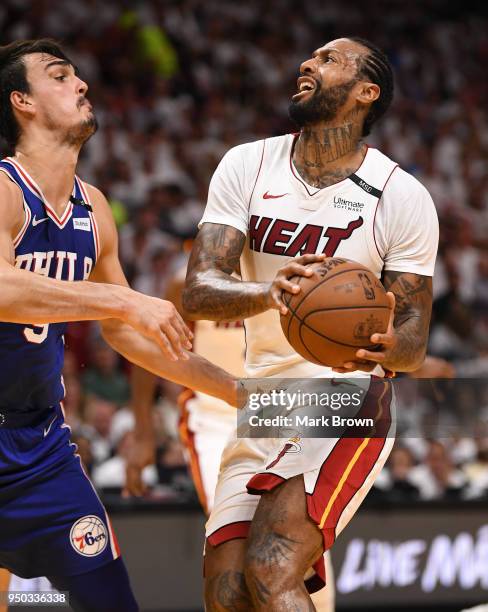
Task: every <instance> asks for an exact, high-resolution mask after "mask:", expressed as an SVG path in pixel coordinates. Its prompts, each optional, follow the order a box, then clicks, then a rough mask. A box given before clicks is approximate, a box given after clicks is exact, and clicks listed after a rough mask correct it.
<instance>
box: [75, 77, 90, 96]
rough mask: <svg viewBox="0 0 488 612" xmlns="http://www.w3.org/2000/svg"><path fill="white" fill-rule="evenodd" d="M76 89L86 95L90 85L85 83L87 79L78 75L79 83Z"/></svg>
mask: <svg viewBox="0 0 488 612" xmlns="http://www.w3.org/2000/svg"><path fill="white" fill-rule="evenodd" d="M76 91H77V93H79V94H83V95H85V94H86V92H87V91H88V85H87V84H86V83H85V81H83V80H82V79H80V78H79V77H78V83H77V89H76Z"/></svg>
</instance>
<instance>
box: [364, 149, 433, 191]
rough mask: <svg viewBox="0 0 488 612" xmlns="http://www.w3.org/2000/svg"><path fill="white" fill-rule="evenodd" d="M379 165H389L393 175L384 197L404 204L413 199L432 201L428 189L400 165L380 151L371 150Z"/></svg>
mask: <svg viewBox="0 0 488 612" xmlns="http://www.w3.org/2000/svg"><path fill="white" fill-rule="evenodd" d="M371 153H372V154H373V156H374V159H375V162H376V163H377V164H383V165H384V164H386V163H387V164H389V166H390V167H391V173H390V175H389V177H388V179H387V181H386V184H385V187H384V191H383V197H386V198H390V197H391V198H392V199H393V200H394V201H396V202H404V201H405V200H407V199H411V198H413V197H417V198H421V199H424V198H426V199H431V197H430V194H429V192H428V190H427V188H426V187H425V186H424V185H423V184H422V183H421V182H420V181H419V180H418V178H416V177H415V176H414V175H413V174H411V173H410V172H407V171H406V170H404V169H403V168H402V167H401V166H400V164H398V163H397V162H396V161H395V160H393V159H391V158H390V157H388V156H387V155H385V154H384V153H382V152H381V151H379V150H378V149H371Z"/></svg>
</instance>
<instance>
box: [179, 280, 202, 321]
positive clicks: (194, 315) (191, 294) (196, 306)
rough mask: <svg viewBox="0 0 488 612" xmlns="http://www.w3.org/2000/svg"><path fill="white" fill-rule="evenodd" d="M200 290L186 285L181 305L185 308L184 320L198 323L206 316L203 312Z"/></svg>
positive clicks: (191, 285)
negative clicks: (197, 321)
mask: <svg viewBox="0 0 488 612" xmlns="http://www.w3.org/2000/svg"><path fill="white" fill-rule="evenodd" d="M199 293H200V292H199V290H198V287H196V286H195V285H193V284H187V285H185V288H184V289H183V293H182V296H181V304H182V306H183V312H182V316H183V318H184V319H187V320H190V321H196V320H198V319H201V318H203V317H204V316H205V313H204V312H202V304H201V302H200V299H199Z"/></svg>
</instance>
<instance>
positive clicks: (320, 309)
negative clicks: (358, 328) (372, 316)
mask: <svg viewBox="0 0 488 612" xmlns="http://www.w3.org/2000/svg"><path fill="white" fill-rule="evenodd" d="M373 308H382V309H383V310H385V309H386V310H390V307H389V306H337V307H335V308H317V309H316V310H310V311H309V312H307V314H306V316H305V318H307V317H308V316H310V315H311V314H314V313H315V312H329V311H331V310H372V309H373Z"/></svg>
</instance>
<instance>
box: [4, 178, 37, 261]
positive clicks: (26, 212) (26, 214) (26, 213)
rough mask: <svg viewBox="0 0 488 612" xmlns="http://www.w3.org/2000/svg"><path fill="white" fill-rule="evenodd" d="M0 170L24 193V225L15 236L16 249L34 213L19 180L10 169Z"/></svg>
mask: <svg viewBox="0 0 488 612" xmlns="http://www.w3.org/2000/svg"><path fill="white" fill-rule="evenodd" d="M0 171H1V172H3V173H4V174H6V175H7V176H8V178H9V179H10V180H11V181H12V183H14V184H15V185H17V187H18V188H19V189H20V193H21V194H22V208H23V209H24V223H23V225H22V227H21V228H20V230H19V232H18V233H17V235H16V236H15V238H14V239H13V241H12V242H13V245H14V248H15V249H16V248H17V247H18V246H19V244H20V241H21V240H22V238H23V237H24V235H25V232H26V231H27V228H28V227H29V225H30V222H31V219H32V213H31V210H30V208H29V205H28V204H27V202H26V201H25V196H24V192H23V191H22V188H21V187H20V185H19V184H18V183H17V181H16V180H15V179H14V178H13V177H12V175H11V174H10V173H9V171H8V170H7V169H6V168H0Z"/></svg>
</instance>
